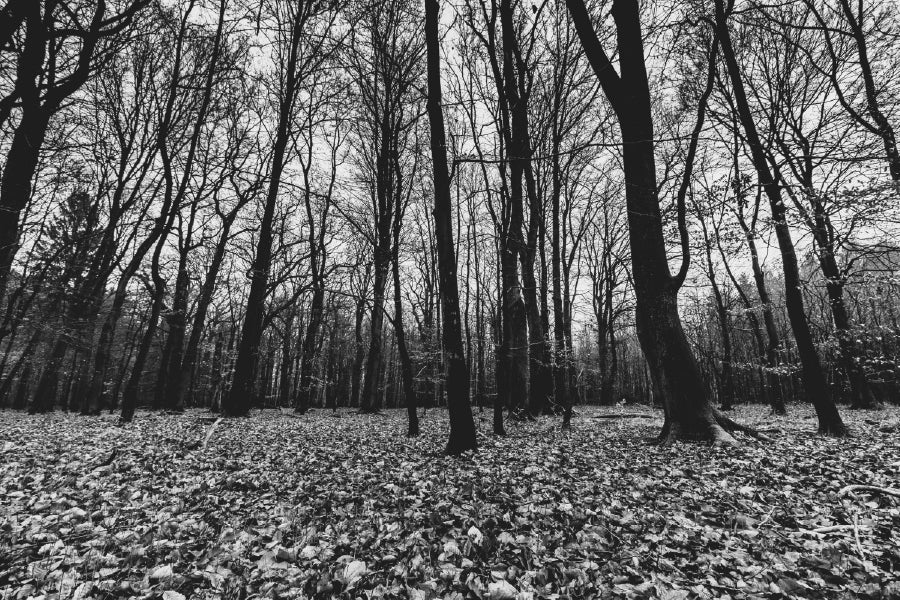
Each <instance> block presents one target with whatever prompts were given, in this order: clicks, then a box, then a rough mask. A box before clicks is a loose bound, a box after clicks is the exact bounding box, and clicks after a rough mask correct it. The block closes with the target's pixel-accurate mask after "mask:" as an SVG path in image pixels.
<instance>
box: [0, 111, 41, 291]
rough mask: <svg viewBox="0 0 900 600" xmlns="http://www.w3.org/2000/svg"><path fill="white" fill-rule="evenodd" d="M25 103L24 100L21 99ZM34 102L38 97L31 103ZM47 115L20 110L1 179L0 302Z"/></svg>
mask: <svg viewBox="0 0 900 600" xmlns="http://www.w3.org/2000/svg"><path fill="white" fill-rule="evenodd" d="M22 101H23V103H24V102H26V100H25V99H23V100H22ZM32 101H33V102H37V98H34V99H33V100H32ZM48 119H49V116H48V115H47V114H45V111H43V110H41V109H40V108H38V107H33V108H29V107H23V111H22V121H21V122H20V123H19V126H18V127H17V128H16V132H15V134H13V137H12V142H11V143H10V145H9V150H8V151H7V154H6V161H5V164H4V166H3V176H2V178H0V215H2V218H0V299H2V298H4V297H5V296H6V284H7V281H8V280H9V274H10V271H11V270H12V264H13V260H14V259H15V256H16V252H17V251H18V249H19V215H20V213H21V212H22V210H23V209H24V208H25V206H26V205H27V204H28V200H29V199H30V198H31V180H32V179H33V178H34V173H35V170H36V169H37V164H38V157H39V156H40V151H41V147H42V146H43V144H44V137H45V136H46V134H47V125H48Z"/></svg>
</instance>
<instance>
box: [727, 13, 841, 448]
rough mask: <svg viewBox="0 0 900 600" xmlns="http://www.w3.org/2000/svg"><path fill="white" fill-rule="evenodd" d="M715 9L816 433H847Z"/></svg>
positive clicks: (781, 208) (776, 191)
mask: <svg viewBox="0 0 900 600" xmlns="http://www.w3.org/2000/svg"><path fill="white" fill-rule="evenodd" d="M715 9H716V29H717V31H718V36H719V42H720V44H721V48H722V55H723V57H724V58H725V64H726V67H727V71H728V75H729V78H730V80H731V87H732V91H733V93H734V97H735V103H736V105H737V109H738V116H739V118H740V121H741V124H742V126H743V129H744V133H745V135H746V138H747V142H748V144H749V146H750V150H751V155H752V159H753V165H754V167H755V168H756V173H757V177H758V178H759V183H760V185H761V186H762V188H763V190H764V191H765V193H766V196H767V198H768V199H769V206H770V209H771V211H772V221H773V224H774V227H775V236H776V238H777V240H778V247H779V250H780V252H781V262H782V267H783V269H784V285H785V304H786V305H787V311H788V318H789V320H790V322H791V329H792V330H793V332H794V339H795V340H796V342H797V352H798V354H799V355H800V362H801V365H802V369H803V383H804V387H805V388H806V393H807V396H808V397H809V399H810V400H811V401H812V403H813V406H815V409H816V414H817V416H818V418H819V433H823V434H830V435H835V436H843V435H845V434H846V433H847V429H846V427H845V426H844V423H843V421H842V420H841V416H840V413H838V410H837V406H835V404H834V400H833V399H832V398H831V395H830V394H829V393H828V388H827V386H826V383H825V374H824V372H823V371H822V364H821V363H820V362H819V356H818V354H817V353H816V348H815V345H814V344H813V340H812V334H811V332H810V330H809V323H808V322H807V321H806V314H805V311H804V307H803V291H802V289H801V285H802V282H801V280H800V270H799V267H798V264H797V255H796V252H795V250H794V242H793V240H792V239H791V233H790V229H789V227H788V224H787V218H786V209H785V205H784V201H783V198H782V194H781V188H780V186H779V184H778V182H777V181H776V180H775V178H774V177H773V175H772V172H771V171H770V170H769V166H768V163H767V162H766V156H765V152H764V150H763V147H762V142H761V140H760V138H759V134H758V133H757V130H756V123H755V122H754V120H753V113H752V111H751V108H750V104H749V102H748V100H747V95H746V92H745V90H744V84H743V81H742V79H741V73H740V67H739V66H738V63H737V58H736V57H735V54H734V48H733V46H732V42H731V34H730V32H729V30H728V23H727V16H726V12H725V1H724V0H715Z"/></svg>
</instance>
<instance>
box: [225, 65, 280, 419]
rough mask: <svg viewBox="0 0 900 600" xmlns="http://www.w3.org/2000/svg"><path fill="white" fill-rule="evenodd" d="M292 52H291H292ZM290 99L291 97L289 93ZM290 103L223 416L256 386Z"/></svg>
mask: <svg viewBox="0 0 900 600" xmlns="http://www.w3.org/2000/svg"><path fill="white" fill-rule="evenodd" d="M292 52H293V51H292ZM287 68H288V69H289V71H290V75H289V78H288V79H289V80H290V81H291V82H290V83H288V84H287V85H288V86H290V87H293V70H294V69H295V68H296V65H295V64H294V63H293V62H291V61H289V64H288V67H287ZM289 95H290V96H293V94H292V93H291V94H289ZM290 105H291V103H290V102H287V101H284V100H283V101H282V106H281V114H280V115H279V123H278V133H277V135H276V139H275V147H274V150H273V152H272V172H271V174H270V176H269V177H270V178H269V189H268V191H267V193H266V200H265V207H264V209H263V218H262V221H261V222H260V225H259V239H258V241H257V244H256V256H255V257H254V259H253V266H252V268H251V270H250V273H251V274H250V293H249V294H248V296H247V310H246V312H245V314H244V324H243V326H242V328H241V338H240V339H241V341H240V346H239V348H238V355H237V359H236V360H235V364H234V374H233V378H232V380H231V389H230V390H229V391H228V393H227V394H225V395H224V396H223V398H222V406H221V410H222V413H223V414H225V415H226V416H231V417H240V416H244V415H246V414H247V413H249V412H250V406H251V404H252V402H253V386H254V384H255V383H256V375H257V366H258V363H259V344H260V341H261V339H262V334H263V314H264V313H265V308H266V306H265V304H266V296H267V295H268V293H267V288H268V283H269V270H270V269H271V266H272V242H273V236H272V226H273V222H274V220H275V205H276V204H277V202H278V190H279V187H280V185H281V174H282V173H283V171H284V162H285V154H286V151H287V145H288V142H289V139H290V126H289V124H288V122H289V121H290V119H291V112H290Z"/></svg>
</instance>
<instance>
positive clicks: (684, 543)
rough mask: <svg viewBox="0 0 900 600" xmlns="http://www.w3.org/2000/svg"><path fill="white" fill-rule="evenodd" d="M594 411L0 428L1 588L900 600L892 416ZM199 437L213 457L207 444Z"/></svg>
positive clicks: (60, 418)
mask: <svg viewBox="0 0 900 600" xmlns="http://www.w3.org/2000/svg"><path fill="white" fill-rule="evenodd" d="M616 411H619V412H628V413H635V412H645V413H647V414H650V413H649V409H647V408H644V407H637V408H627V409H626V408H623V409H618V408H617V409H602V410H600V409H591V408H581V409H579V414H578V415H577V416H576V417H575V418H574V419H573V427H572V429H571V431H569V432H563V431H560V429H559V427H558V423H559V421H558V419H542V420H540V421H538V422H536V423H518V422H509V423H508V432H509V435H508V436H506V437H504V438H494V437H492V436H490V435H487V433H488V432H489V431H490V414H489V411H487V410H485V412H483V413H480V414H478V413H476V416H477V418H478V419H479V422H480V429H481V431H482V432H483V433H484V434H485V435H483V436H481V437H480V444H481V448H480V450H479V451H478V452H477V453H476V454H473V455H465V456H464V457H462V458H447V457H444V456H442V454H441V451H442V449H443V446H444V443H445V435H446V433H445V432H446V428H447V421H446V417H445V416H444V413H443V411H438V410H433V411H431V410H430V411H428V413H427V414H426V415H425V416H424V417H423V418H422V430H423V431H422V436H421V437H419V438H417V439H407V438H406V437H404V436H403V432H404V431H405V426H406V421H405V414H404V413H403V412H400V411H388V412H387V413H385V414H383V415H376V416H362V415H356V414H351V413H349V412H347V411H343V412H342V413H340V416H339V418H338V417H337V416H334V415H332V414H331V413H330V412H327V411H321V410H320V411H314V412H312V413H311V414H309V415H306V416H304V417H301V418H297V417H294V416H293V415H292V414H290V413H286V412H285V413H281V412H279V411H271V410H267V411H262V412H255V413H254V414H253V415H252V416H251V417H249V418H247V419H243V420H223V421H222V422H220V423H219V424H218V425H217V427H215V428H214V430H213V431H212V434H211V435H209V433H210V430H211V424H212V423H213V417H212V416H211V415H209V413H205V412H200V411H188V412H186V413H184V414H179V415H165V414H152V413H145V412H139V413H138V415H137V417H136V419H135V421H134V423H132V424H130V425H127V426H124V427H120V426H118V425H117V424H116V421H115V418H114V417H113V416H104V417H101V418H84V417H78V416H75V415H71V416H69V415H64V414H51V415H46V416H26V415H23V414H18V413H11V412H3V413H0V449H2V451H0V597H2V598H3V599H4V600H5V599H7V598H22V599H24V598H32V597H34V598H47V599H50V598H61V599H65V598H79V599H88V598H98V599H99V598H128V597H133V598H162V599H164V600H181V599H182V598H199V599H207V598H234V599H242V600H250V599H251V598H332V597H338V598H411V599H414V600H426V599H431V598H455V599H459V600H462V599H464V598H465V599H468V598H480V599H482V600H488V599H495V600H505V599H513V598H516V599H528V598H534V599H538V598H576V599H577V598H596V597H616V598H660V599H665V600H682V599H687V598H713V597H719V598H727V597H731V598H788V597H801V598H891V597H900V498H897V497H893V496H890V495H889V494H886V493H883V492H878V491H875V492H871V491H869V492H866V491H859V490H857V491H850V492H845V493H844V494H843V495H841V494H840V491H841V490H842V488H844V487H845V486H847V485H851V484H863V485H872V486H878V487H885V488H887V487H889V488H897V487H900V484H898V480H900V476H898V475H900V443H898V439H900V410H898V409H897V408H892V409H888V410H885V411H881V412H877V413H876V412H851V411H845V415H846V420H847V421H848V422H849V423H850V424H851V426H852V428H853V431H854V436H853V437H851V438H849V439H845V440H835V439H829V438H823V437H819V436H816V435H814V434H813V433H812V432H813V431H814V429H815V425H814V423H815V421H814V418H813V417H812V410H811V409H810V408H808V407H794V408H793V412H792V415H791V416H789V417H786V418H775V417H769V416H768V415H767V414H766V410H765V409H764V408H762V407H744V408H741V409H739V410H737V411H735V417H736V418H737V419H738V420H739V421H741V422H743V423H745V424H751V425H756V426H758V427H762V428H765V429H766V430H768V431H769V433H768V435H769V436H770V437H772V441H769V442H760V441H757V440H753V439H750V438H745V437H741V438H740V442H741V445H740V446H738V447H737V448H711V447H708V446H702V445H682V444H676V445H675V446H673V447H670V448H658V447H655V446H652V445H649V444H648V439H649V438H651V437H652V436H653V435H654V434H655V433H656V432H658V430H659V426H660V425H661V419H660V418H659V417H658V415H655V414H654V416H653V418H595V417H597V416H598V415H602V414H605V415H609V414H611V413H615V412H616ZM207 436H208V443H206V444H205V445H204V440H206V439H207Z"/></svg>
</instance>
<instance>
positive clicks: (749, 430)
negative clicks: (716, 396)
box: [715, 411, 772, 442]
mask: <svg viewBox="0 0 900 600" xmlns="http://www.w3.org/2000/svg"><path fill="white" fill-rule="evenodd" d="M715 414H716V422H717V423H718V424H719V425H720V426H721V427H722V428H723V429H724V430H725V431H727V432H733V431H740V432H741V433H744V434H746V435H749V436H750V437H752V438H756V439H758V440H762V441H764V442H771V441H772V438H770V437H769V436H767V435H766V434H764V433H763V432H761V431H759V430H758V429H754V428H753V427H750V426H748V425H741V424H740V423H738V422H737V421H734V420H732V419H729V418H728V417H726V416H725V415H723V414H722V413H720V412H719V411H716V413H715Z"/></svg>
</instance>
